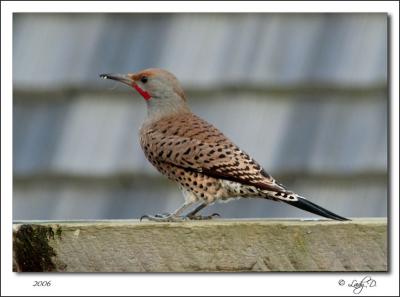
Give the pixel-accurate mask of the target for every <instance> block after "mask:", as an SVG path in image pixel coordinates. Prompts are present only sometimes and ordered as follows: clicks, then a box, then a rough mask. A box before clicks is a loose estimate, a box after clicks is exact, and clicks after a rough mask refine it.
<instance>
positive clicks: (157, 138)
mask: <svg viewBox="0 0 400 297" xmlns="http://www.w3.org/2000/svg"><path fill="white" fill-rule="evenodd" d="M100 78H102V79H109V80H115V81H117V82H120V83H123V84H125V85H127V86H129V87H131V88H133V89H135V90H136V91H137V92H138V93H139V94H140V95H141V96H142V97H143V99H144V100H145V102H146V105H147V116H146V118H145V120H144V122H143V123H142V125H141V127H140V129H139V136H140V145H141V148H142V150H143V152H144V155H145V156H146V158H147V159H148V161H149V162H150V163H151V164H152V165H153V166H154V167H155V168H156V169H157V170H158V171H159V172H160V173H161V174H163V175H165V176H167V177H168V178H169V179H170V180H172V181H174V182H176V184H177V185H178V187H179V189H180V190H181V191H182V193H183V196H184V203H183V204H182V205H181V206H180V207H179V208H178V209H176V210H175V211H173V212H171V213H160V214H156V215H143V216H142V217H141V218H140V219H141V220H142V219H144V218H146V219H148V220H150V221H157V222H179V221H185V220H195V219H211V218H214V217H215V216H217V215H218V214H213V215H210V216H201V215H198V212H200V210H202V209H204V208H205V207H207V206H209V205H212V204H213V203H215V202H226V201H229V200H231V199H238V198H261V199H270V200H274V201H277V202H284V203H287V204H289V205H292V206H294V207H297V208H299V209H302V210H305V211H308V212H311V213H313V214H316V215H319V216H322V217H325V218H329V219H333V220H339V221H345V220H348V219H347V218H345V217H342V216H339V215H337V214H335V213H333V212H331V211H329V210H327V209H325V208H323V207H321V206H319V205H317V204H315V203H313V202H311V201H309V200H308V199H306V198H304V197H302V196H300V195H298V194H296V193H295V192H293V191H290V190H288V189H287V188H286V187H285V186H284V185H282V184H280V183H279V182H277V181H276V180H275V179H274V178H273V177H272V176H271V175H270V174H268V173H267V172H266V171H265V170H264V168H263V167H262V166H261V165H260V164H259V163H257V162H256V161H255V160H254V159H253V158H252V157H251V156H250V155H249V154H247V153H246V152H245V151H243V150H242V149H240V148H239V147H238V146H237V145H235V144H234V143H233V142H232V141H231V140H230V139H229V138H228V137H226V136H225V135H224V134H223V133H222V132H221V131H220V130H218V129H217V128H216V127H215V126H213V125H212V124H210V123H208V122H207V121H205V120H203V119H202V118H200V117H199V116H197V115H196V114H194V113H193V112H192V111H191V110H190V107H189V104H188V100H187V97H186V94H185V92H184V90H183V88H182V87H181V85H180V83H179V81H178V79H177V78H176V77H175V75H173V74H172V73H170V72H169V71H167V70H164V69H160V68H149V69H144V70H141V71H138V72H134V73H128V74H112V73H110V74H107V73H104V74H100ZM192 208H194V209H193V210H192V211H189V212H187V213H186V215H184V213H185V211H188V210H189V209H192Z"/></svg>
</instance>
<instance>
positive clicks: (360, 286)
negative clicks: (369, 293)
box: [339, 276, 376, 294]
mask: <svg viewBox="0 0 400 297" xmlns="http://www.w3.org/2000/svg"><path fill="white" fill-rule="evenodd" d="M344 285H346V281H345V280H343V279H341V280H339V286H344ZM347 286H348V287H350V288H353V293H354V294H360V293H361V292H362V290H364V288H373V287H376V281H375V280H374V279H372V278H371V277H370V276H366V277H364V278H363V279H362V280H361V281H357V280H355V279H354V280H353V281H352V282H350V283H348V284H347Z"/></svg>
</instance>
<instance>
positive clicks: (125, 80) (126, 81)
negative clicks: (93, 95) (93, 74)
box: [100, 73, 135, 86]
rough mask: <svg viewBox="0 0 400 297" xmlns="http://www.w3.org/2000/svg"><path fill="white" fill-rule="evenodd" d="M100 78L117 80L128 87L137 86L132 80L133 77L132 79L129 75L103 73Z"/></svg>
mask: <svg viewBox="0 0 400 297" xmlns="http://www.w3.org/2000/svg"><path fill="white" fill-rule="evenodd" d="M100 78H102V79H112V80H116V81H119V82H122V83H123V84H126V85H128V86H132V85H134V84H135V82H134V80H133V79H132V77H130V76H129V75H127V74H112V73H110V74H107V73H103V74H100Z"/></svg>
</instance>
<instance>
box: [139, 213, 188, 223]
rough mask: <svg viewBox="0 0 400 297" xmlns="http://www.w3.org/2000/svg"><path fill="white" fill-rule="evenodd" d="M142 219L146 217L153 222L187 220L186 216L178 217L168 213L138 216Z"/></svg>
mask: <svg viewBox="0 0 400 297" xmlns="http://www.w3.org/2000/svg"><path fill="white" fill-rule="evenodd" d="M143 219H148V220H149V221H153V222H183V221H186V220H187V218H186V217H178V216H176V215H174V214H170V213H162V214H156V215H154V216H149V215H143V216H141V217H140V221H142V220H143Z"/></svg>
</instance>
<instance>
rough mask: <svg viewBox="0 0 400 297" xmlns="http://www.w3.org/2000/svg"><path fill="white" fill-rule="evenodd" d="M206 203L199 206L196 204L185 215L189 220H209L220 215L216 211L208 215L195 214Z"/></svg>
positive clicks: (205, 204)
mask: <svg viewBox="0 0 400 297" xmlns="http://www.w3.org/2000/svg"><path fill="white" fill-rule="evenodd" d="M207 205H208V204H207V203H202V204H200V205H199V206H197V207H196V208H195V209H194V210H192V211H191V212H189V213H188V214H187V215H186V217H187V218H188V219H190V220H211V219H213V218H214V217H216V216H218V217H219V216H220V215H219V214H218V213H213V214H212V215H210V216H201V215H196V214H197V213H198V212H199V211H200V210H202V209H203V208H204V207H206V206H207Z"/></svg>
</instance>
